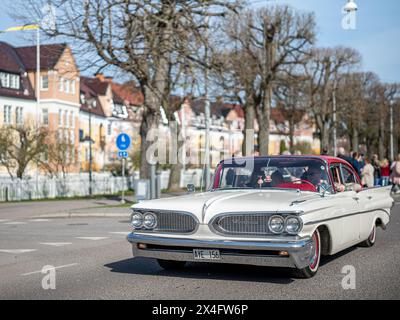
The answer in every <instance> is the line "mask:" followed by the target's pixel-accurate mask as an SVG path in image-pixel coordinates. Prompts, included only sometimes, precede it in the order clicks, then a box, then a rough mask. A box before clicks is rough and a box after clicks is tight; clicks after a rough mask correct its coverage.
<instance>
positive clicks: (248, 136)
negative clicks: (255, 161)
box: [242, 104, 256, 156]
mask: <svg viewBox="0 0 400 320" xmlns="http://www.w3.org/2000/svg"><path fill="white" fill-rule="evenodd" d="M255 116H256V115H255V110H254V105H253V104H247V105H246V107H245V109H244V132H243V144H242V154H243V156H251V155H252V154H253V152H254V120H255Z"/></svg>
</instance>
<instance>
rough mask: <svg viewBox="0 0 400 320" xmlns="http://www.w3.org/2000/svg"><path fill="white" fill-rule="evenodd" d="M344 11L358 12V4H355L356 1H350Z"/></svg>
mask: <svg viewBox="0 0 400 320" xmlns="http://www.w3.org/2000/svg"><path fill="white" fill-rule="evenodd" d="M343 9H344V11H346V12H355V11H357V10H358V6H357V4H356V3H355V2H354V0H348V2H347V3H346V5H345V6H344V8H343Z"/></svg>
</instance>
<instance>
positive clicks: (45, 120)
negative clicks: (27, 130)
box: [42, 109, 49, 125]
mask: <svg viewBox="0 0 400 320" xmlns="http://www.w3.org/2000/svg"><path fill="white" fill-rule="evenodd" d="M42 122H43V124H44V125H48V124H49V109H43V110H42Z"/></svg>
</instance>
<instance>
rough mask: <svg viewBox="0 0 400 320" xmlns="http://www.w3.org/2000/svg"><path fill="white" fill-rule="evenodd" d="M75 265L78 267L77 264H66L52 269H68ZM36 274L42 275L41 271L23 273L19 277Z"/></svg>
mask: <svg viewBox="0 0 400 320" xmlns="http://www.w3.org/2000/svg"><path fill="white" fill-rule="evenodd" d="M77 265H78V263H71V264H66V265H64V266H59V267H54V269H55V270H57V269H61V268H68V267H73V266H77ZM36 273H42V270H38V271H33V272H28V273H24V274H21V276H23V277H25V276H30V275H32V274H36Z"/></svg>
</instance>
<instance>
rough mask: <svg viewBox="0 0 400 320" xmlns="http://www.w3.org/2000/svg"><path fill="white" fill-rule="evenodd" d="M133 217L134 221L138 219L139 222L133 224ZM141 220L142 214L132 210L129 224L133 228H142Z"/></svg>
mask: <svg viewBox="0 0 400 320" xmlns="http://www.w3.org/2000/svg"><path fill="white" fill-rule="evenodd" d="M135 216H136V219H135ZM134 219H135V220H136V221H139V223H136V224H134V222H133V221H134ZM143 222H144V217H143V214H141V213H140V212H133V213H132V214H131V223H130V224H131V226H132V228H134V229H141V228H143Z"/></svg>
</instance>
